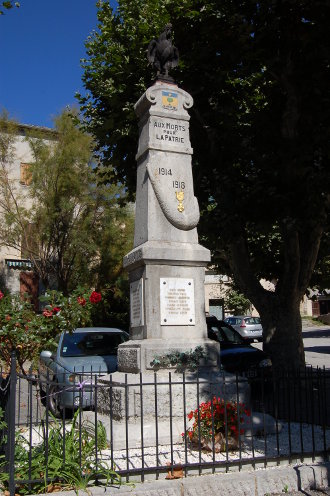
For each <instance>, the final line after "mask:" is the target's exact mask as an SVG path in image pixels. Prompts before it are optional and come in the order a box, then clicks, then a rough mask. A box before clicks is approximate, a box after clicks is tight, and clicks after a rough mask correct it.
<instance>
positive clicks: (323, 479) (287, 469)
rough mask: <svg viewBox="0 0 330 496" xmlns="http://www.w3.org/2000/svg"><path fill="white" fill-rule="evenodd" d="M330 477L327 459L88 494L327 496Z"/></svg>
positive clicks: (66, 495) (63, 494)
mask: <svg viewBox="0 0 330 496" xmlns="http://www.w3.org/2000/svg"><path fill="white" fill-rule="evenodd" d="M329 479H330V463H329V462H327V463H319V464H305V465H299V466H294V465H289V466H284V465H282V466H274V467H268V468H266V469H259V470H254V471H247V470H245V471H244V470H242V471H241V472H228V473H221V474H219V473H218V474H212V475H200V476H191V477H186V478H180V479H174V480H158V481H146V482H144V483H136V484H135V486H129V485H122V486H120V487H114V486H113V487H102V486H99V487H92V488H88V493H89V494H90V495H93V496H101V495H107V496H115V495H118V496H277V495H279V496H283V494H289V495H292V496H295V495H300V494H304V495H305V496H306V495H310V496H316V495H318V496H321V495H324V494H326V495H330V490H329V488H328V486H329ZM322 488H323V489H322ZM315 489H318V490H317V491H315ZM76 494H77V493H76V492H75V491H66V492H59V493H56V495H57V496H75V495H76ZM78 494H79V495H80V496H86V492H84V491H78Z"/></svg>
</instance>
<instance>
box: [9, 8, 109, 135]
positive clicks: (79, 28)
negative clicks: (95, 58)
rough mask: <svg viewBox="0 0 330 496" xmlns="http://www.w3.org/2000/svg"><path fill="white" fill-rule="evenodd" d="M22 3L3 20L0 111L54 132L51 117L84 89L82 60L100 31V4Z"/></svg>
mask: <svg viewBox="0 0 330 496" xmlns="http://www.w3.org/2000/svg"><path fill="white" fill-rule="evenodd" d="M20 4H21V7H20V8H18V9H17V8H15V9H12V10H9V11H7V12H6V13H5V15H2V16H0V46H1V62H0V109H2V108H5V109H6V110H8V112H9V114H10V116H11V117H13V118H15V119H16V120H17V121H19V122H22V123H24V124H34V125H39V126H48V127H53V122H52V116H54V115H56V114H58V113H59V112H60V111H61V110H62V109H63V108H65V107H66V106H67V105H73V104H75V103H76V101H75V97H74V94H75V92H76V91H78V90H82V89H83V86H82V82H81V75H82V69H81V67H80V59H81V58H83V57H84V56H85V55H86V52H85V46H84V42H85V40H86V38H87V36H88V35H89V34H90V33H91V32H92V30H93V29H96V28H97V17H96V12H97V9H96V6H95V4H96V0H20ZM111 4H113V2H111Z"/></svg>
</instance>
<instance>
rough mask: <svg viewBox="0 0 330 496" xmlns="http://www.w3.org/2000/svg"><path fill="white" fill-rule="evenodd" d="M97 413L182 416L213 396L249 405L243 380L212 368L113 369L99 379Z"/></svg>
mask: <svg viewBox="0 0 330 496" xmlns="http://www.w3.org/2000/svg"><path fill="white" fill-rule="evenodd" d="M99 387H100V390H99V394H98V406H97V410H98V412H99V413H102V414H107V415H111V417H112V419H113V420H123V419H137V418H155V417H157V418H158V419H167V418H172V417H182V418H184V417H185V416H186V415H187V414H188V413H189V412H190V411H191V410H195V409H196V408H197V407H198V406H199V405H200V404H201V403H203V402H207V401H209V400H210V399H211V398H213V397H214V396H216V397H217V398H218V397H220V398H223V399H225V401H232V402H240V403H244V404H245V405H246V406H248V405H249V404H250V388H249V384H248V382H247V380H246V379H244V378H239V380H237V379H236V376H235V375H233V374H228V373H225V372H219V371H216V370H214V369H212V368H206V367H205V368H204V369H200V370H199V371H198V373H197V372H187V373H185V374H181V373H175V372H168V371H164V370H162V371H158V372H157V373H155V372H146V373H143V374H126V373H123V372H115V373H114V374H111V375H109V376H104V377H102V379H100V380H99Z"/></svg>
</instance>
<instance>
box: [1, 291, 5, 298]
mask: <svg viewBox="0 0 330 496" xmlns="http://www.w3.org/2000/svg"><path fill="white" fill-rule="evenodd" d="M4 296H5V295H4V294H3V292H2V291H0V300H2V298H3V297H4Z"/></svg>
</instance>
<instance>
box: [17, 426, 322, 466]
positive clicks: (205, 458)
mask: <svg viewBox="0 0 330 496" xmlns="http://www.w3.org/2000/svg"><path fill="white" fill-rule="evenodd" d="M21 432H22V431H21ZM39 432H40V431H39ZM39 432H38V430H37V429H35V430H34V431H33V438H32V443H33V444H37V443H39V442H40V441H41V437H40V436H39ZM23 435H24V437H26V438H27V439H28V435H29V433H28V432H25V433H24V432H23ZM325 446H326V448H327V449H329V448H330V429H327V430H326V432H325V433H323V430H322V428H321V427H319V426H312V425H310V424H301V425H300V424H298V423H291V424H290V425H288V424H285V423H283V424H282V430H281V432H279V434H278V438H277V436H276V435H275V434H268V435H267V436H266V438H264V437H258V436H253V438H245V439H242V442H241V458H240V452H239V451H238V450H237V451H231V452H228V453H226V452H225V453H215V454H214V458H213V453H212V452H207V451H203V452H201V453H199V451H197V450H194V449H190V447H189V446H187V449H185V445H184V443H182V444H176V445H173V462H174V463H175V464H181V463H185V462H187V463H192V464H193V463H207V462H212V461H219V462H225V461H226V460H228V461H236V462H237V461H239V460H240V459H242V460H244V459H251V460H252V459H253V458H255V460H256V461H257V460H258V458H260V457H264V456H265V455H267V457H275V456H278V455H287V456H289V455H290V453H291V454H292V455H294V453H300V452H301V451H304V452H306V453H307V452H312V451H322V450H324V447H325ZM142 458H143V466H144V467H145V468H147V467H157V466H163V467H165V466H166V465H167V464H168V463H171V459H172V457H171V446H170V445H167V446H166V445H164V446H158V453H157V450H156V447H145V448H144V450H143V456H142V449H141V448H131V449H129V450H128V457H127V452H126V450H125V449H123V450H118V451H114V452H113V461H114V463H115V466H116V469H117V470H126V469H127V468H129V469H139V468H142ZM102 459H103V460H104V461H105V462H109V464H110V463H111V451H110V450H104V451H103V452H102ZM157 461H158V463H157Z"/></svg>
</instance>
